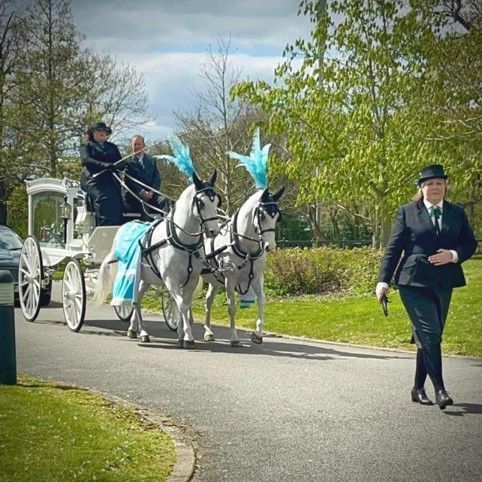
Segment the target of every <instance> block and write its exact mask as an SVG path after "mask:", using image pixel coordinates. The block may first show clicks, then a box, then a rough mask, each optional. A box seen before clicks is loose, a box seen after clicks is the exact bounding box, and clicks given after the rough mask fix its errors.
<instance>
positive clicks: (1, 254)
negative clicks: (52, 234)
mask: <svg viewBox="0 0 482 482" xmlns="http://www.w3.org/2000/svg"><path fill="white" fill-rule="evenodd" d="M22 244H23V242H22V238H21V237H20V236H19V235H18V234H17V233H16V232H15V231H13V230H12V229H10V228H9V227H8V226H4V225H0V270H6V271H10V273H11V274H12V276H13V287H14V288H13V289H14V294H15V300H16V301H18V264H19V261H20V252H21V250H22ZM51 293H52V283H50V284H49V285H48V286H47V287H46V288H43V289H42V291H41V292H40V304H41V305H42V306H45V305H48V304H49V303H50V298H51Z"/></svg>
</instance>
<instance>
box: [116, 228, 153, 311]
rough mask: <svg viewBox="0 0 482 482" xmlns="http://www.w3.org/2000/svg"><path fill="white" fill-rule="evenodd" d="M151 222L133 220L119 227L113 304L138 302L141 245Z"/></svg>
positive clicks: (120, 304)
mask: <svg viewBox="0 0 482 482" xmlns="http://www.w3.org/2000/svg"><path fill="white" fill-rule="evenodd" d="M150 227H151V225H150V223H144V222H141V221H131V222H130V223H127V224H124V225H123V226H121V227H120V228H119V231H118V232H117V236H116V244H115V246H114V254H115V257H116V258H117V262H118V269H117V276H116V278H115V281H114V288H113V290H112V301H111V303H110V304H111V305H113V306H122V305H132V304H135V303H137V302H138V299H137V293H138V289H137V288H138V286H139V282H140V274H141V247H140V245H139V241H141V240H142V238H143V237H144V235H145V234H146V232H147V231H148V230H149V228H150Z"/></svg>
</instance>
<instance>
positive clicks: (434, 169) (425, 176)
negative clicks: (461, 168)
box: [417, 164, 448, 186]
mask: <svg viewBox="0 0 482 482" xmlns="http://www.w3.org/2000/svg"><path fill="white" fill-rule="evenodd" d="M447 177H448V176H447V175H445V172H444V168H443V166H442V165H441V164H432V165H431V166H427V167H424V168H423V169H422V170H421V171H420V179H418V181H417V185H418V186H420V185H422V183H423V182H424V181H428V180H429V179H435V178H437V179H447Z"/></svg>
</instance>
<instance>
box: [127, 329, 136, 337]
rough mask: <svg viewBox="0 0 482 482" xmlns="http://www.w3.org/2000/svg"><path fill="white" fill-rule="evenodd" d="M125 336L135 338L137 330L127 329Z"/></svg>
mask: <svg viewBox="0 0 482 482" xmlns="http://www.w3.org/2000/svg"><path fill="white" fill-rule="evenodd" d="M127 336H128V337H129V338H137V331H135V330H127Z"/></svg>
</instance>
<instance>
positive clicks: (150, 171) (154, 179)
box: [123, 134, 169, 221]
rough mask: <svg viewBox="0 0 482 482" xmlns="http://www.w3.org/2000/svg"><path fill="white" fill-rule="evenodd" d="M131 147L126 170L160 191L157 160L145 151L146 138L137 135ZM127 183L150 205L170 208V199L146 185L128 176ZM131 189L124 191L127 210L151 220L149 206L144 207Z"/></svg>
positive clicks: (163, 208) (145, 219) (164, 209)
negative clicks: (131, 153) (147, 187)
mask: <svg viewBox="0 0 482 482" xmlns="http://www.w3.org/2000/svg"><path fill="white" fill-rule="evenodd" d="M131 147H132V152H133V155H132V156H131V157H130V158H129V159H128V160H127V164H126V171H125V172H126V173H127V174H128V175H130V176H132V177H133V178H135V179H137V180H138V181H141V182H142V183H143V184H145V185H147V186H150V187H152V188H153V189H155V190H157V191H158V190H159V189H160V186H161V176H160V175H159V171H158V169H157V165H156V161H155V160H154V159H153V158H152V157H151V156H149V155H148V154H147V153H146V152H144V151H145V148H146V146H145V141H144V138H143V137H142V136H141V135H139V134H137V135H135V136H134V137H133V138H132V140H131ZM125 183H126V186H127V187H128V189H129V190H130V191H132V192H133V193H134V194H135V195H136V196H137V197H138V198H140V199H142V200H143V201H145V202H146V203H147V204H148V205H149V204H150V205H152V206H154V207H156V208H159V209H162V210H163V211H166V210H167V209H168V207H169V201H168V200H167V199H165V198H164V197H163V196H160V195H159V194H157V193H155V192H153V191H150V190H149V189H146V188H145V187H144V186H142V185H140V184H138V183H137V182H135V181H133V180H132V179H130V178H129V177H127V176H126V177H125ZM129 190H125V191H124V192H123V196H124V203H125V206H126V210H127V211H129V212H136V213H141V214H142V217H141V219H142V220H144V221H150V220H151V217H150V216H149V215H148V213H149V209H148V206H146V208H145V209H144V208H143V206H142V203H141V202H140V201H139V200H138V199H136V197H134V196H133V195H132V194H131V193H130V192H129ZM146 211H147V212H146ZM153 214H154V215H158V214H159V213H157V211H155V212H153Z"/></svg>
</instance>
